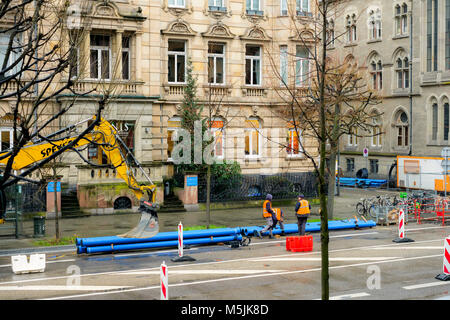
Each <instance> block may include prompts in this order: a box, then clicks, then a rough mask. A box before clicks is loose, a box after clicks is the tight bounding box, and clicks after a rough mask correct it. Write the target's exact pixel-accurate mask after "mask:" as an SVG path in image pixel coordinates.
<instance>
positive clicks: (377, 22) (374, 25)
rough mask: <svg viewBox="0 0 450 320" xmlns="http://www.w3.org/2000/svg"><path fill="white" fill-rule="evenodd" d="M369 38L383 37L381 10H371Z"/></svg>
mask: <svg viewBox="0 0 450 320" xmlns="http://www.w3.org/2000/svg"><path fill="white" fill-rule="evenodd" d="M369 32H370V34H369V39H371V40H376V39H381V11H380V9H376V10H371V11H370V13H369Z"/></svg>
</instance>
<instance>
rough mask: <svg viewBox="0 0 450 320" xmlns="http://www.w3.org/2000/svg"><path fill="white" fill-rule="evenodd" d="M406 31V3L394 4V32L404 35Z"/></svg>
mask: <svg viewBox="0 0 450 320" xmlns="http://www.w3.org/2000/svg"><path fill="white" fill-rule="evenodd" d="M407 33H408V5H407V4H406V3H404V4H402V5H401V6H400V5H399V4H398V5H396V6H395V34H396V35H398V36H400V35H405V34H407Z"/></svg>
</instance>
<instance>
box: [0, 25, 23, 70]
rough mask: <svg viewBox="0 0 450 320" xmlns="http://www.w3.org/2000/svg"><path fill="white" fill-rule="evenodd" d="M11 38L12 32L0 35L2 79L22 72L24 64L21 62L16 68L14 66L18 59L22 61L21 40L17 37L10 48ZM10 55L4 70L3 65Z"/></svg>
mask: <svg viewBox="0 0 450 320" xmlns="http://www.w3.org/2000/svg"><path fill="white" fill-rule="evenodd" d="M11 36H12V35H11V32H5V31H3V32H1V33H0V78H3V77H4V76H12V75H15V74H17V73H19V72H20V70H21V65H22V62H19V63H17V64H16V65H15V66H12V65H13V64H14V63H15V62H16V61H17V60H18V59H20V51H21V50H20V47H21V44H20V41H19V39H18V38H17V37H16V38H15V39H14V40H13V42H12V45H11V47H10V46H9V42H10V39H11ZM8 53H9V58H8V61H7V63H6V66H5V68H4V69H3V63H4V61H5V58H6V56H7V54H8Z"/></svg>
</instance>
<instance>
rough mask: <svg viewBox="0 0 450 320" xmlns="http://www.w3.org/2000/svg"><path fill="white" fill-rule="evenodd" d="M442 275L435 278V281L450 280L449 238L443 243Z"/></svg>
mask: <svg viewBox="0 0 450 320" xmlns="http://www.w3.org/2000/svg"><path fill="white" fill-rule="evenodd" d="M442 269H443V273H441V274H439V275H437V276H436V279H438V280H443V281H449V280H450V237H448V238H446V239H445V241H444V263H443V268H442Z"/></svg>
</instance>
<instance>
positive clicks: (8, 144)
mask: <svg viewBox="0 0 450 320" xmlns="http://www.w3.org/2000/svg"><path fill="white" fill-rule="evenodd" d="M0 135H1V139H2V142H1V145H0V147H1V149H0V151H2V152H3V151H5V150H8V149H10V148H12V147H13V129H12V128H0Z"/></svg>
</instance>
